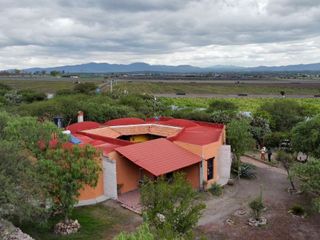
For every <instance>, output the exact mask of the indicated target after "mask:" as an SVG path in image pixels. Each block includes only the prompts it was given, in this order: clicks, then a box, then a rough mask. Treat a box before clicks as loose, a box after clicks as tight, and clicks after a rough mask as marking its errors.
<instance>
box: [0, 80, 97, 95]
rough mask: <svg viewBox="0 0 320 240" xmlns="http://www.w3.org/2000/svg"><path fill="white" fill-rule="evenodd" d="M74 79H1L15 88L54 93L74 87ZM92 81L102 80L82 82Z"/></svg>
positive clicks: (0, 81)
mask: <svg viewBox="0 0 320 240" xmlns="http://www.w3.org/2000/svg"><path fill="white" fill-rule="evenodd" d="M73 81H74V80H70V79H54V78H50V79H47V80H44V79H28V80H26V79H10V80H6V79H0V83H3V84H6V85H8V86H10V87H12V88H13V89H17V90H21V89H32V90H35V91H37V92H44V93H54V92H56V91H58V90H61V89H72V88H73V87H74V83H73ZM87 81H92V82H95V83H97V84H100V83H101V81H99V80H98V79H91V80H90V79H81V82H87Z"/></svg>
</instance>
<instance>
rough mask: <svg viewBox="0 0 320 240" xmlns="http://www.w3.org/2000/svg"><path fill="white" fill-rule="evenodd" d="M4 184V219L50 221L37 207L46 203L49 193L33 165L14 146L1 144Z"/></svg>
mask: <svg viewBox="0 0 320 240" xmlns="http://www.w3.org/2000/svg"><path fill="white" fill-rule="evenodd" d="M0 183H1V184H0V219H1V218H5V219H8V220H11V219H13V218H14V219H18V220H20V221H22V220H34V218H35V219H38V220H39V219H42V217H44V218H45V217H46V211H45V210H44V209H43V208H41V207H40V205H39V204H37V203H39V202H41V200H43V196H44V195H45V193H46V192H45V189H43V188H42V185H41V181H40V179H39V177H38V175H37V174H36V171H35V169H34V165H33V163H32V161H31V160H30V159H28V157H27V156H25V155H24V154H23V152H21V149H19V148H18V147H17V146H16V145H15V143H14V142H8V141H4V140H0ZM34 221H35V220H34Z"/></svg>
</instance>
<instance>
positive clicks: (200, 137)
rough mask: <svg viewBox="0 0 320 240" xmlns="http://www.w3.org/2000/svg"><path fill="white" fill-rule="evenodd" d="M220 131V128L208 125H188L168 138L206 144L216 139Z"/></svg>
mask: <svg viewBox="0 0 320 240" xmlns="http://www.w3.org/2000/svg"><path fill="white" fill-rule="evenodd" d="M221 133H222V130H221V129H220V128H214V127H209V126H196V127H188V128H185V129H184V130H183V131H182V132H181V133H179V134H177V136H175V137H173V138H171V139H170V140H173V141H181V142H186V143H192V144H196V145H206V144H209V143H213V142H216V141H218V140H219V138H220V135H221Z"/></svg>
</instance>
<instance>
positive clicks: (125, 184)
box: [109, 152, 148, 193]
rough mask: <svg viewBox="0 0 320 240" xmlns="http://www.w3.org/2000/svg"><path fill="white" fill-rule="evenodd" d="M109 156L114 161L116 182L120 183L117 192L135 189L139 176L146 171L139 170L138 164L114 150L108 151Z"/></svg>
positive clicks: (145, 173)
mask: <svg viewBox="0 0 320 240" xmlns="http://www.w3.org/2000/svg"><path fill="white" fill-rule="evenodd" d="M109 158H110V159H113V160H115V161H116V171H117V184H121V185H122V187H121V188H120V191H119V193H125V192H129V191H132V190H135V189H137V188H138V186H139V180H140V179H141V177H142V176H144V175H148V173H147V172H146V171H143V170H142V169H141V170H140V167H139V166H137V165H136V164H134V163H132V162H131V161H130V160H128V159H126V158H125V157H123V156H121V155H120V154H118V153H116V152H112V153H110V154H109Z"/></svg>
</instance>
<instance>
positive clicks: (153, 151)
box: [115, 138, 201, 176]
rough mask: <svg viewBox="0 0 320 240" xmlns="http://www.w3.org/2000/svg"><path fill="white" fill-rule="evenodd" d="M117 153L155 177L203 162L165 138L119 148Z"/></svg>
mask: <svg viewBox="0 0 320 240" xmlns="http://www.w3.org/2000/svg"><path fill="white" fill-rule="evenodd" d="M115 151H117V152H118V153H120V154H121V155H123V156H124V157H126V158H127V159H129V160H130V161H132V162H133V163H135V164H136V165H138V166H140V167H142V168H144V169H145V170H147V171H149V172H150V173H152V174H153V175H155V176H160V175H163V174H166V173H169V172H173V171H176V170H179V169H181V168H184V167H188V166H190V165H193V164H195V163H198V162H200V161H201V159H200V157H199V156H197V155H195V154H193V153H191V152H189V151H187V150H185V149H183V148H181V147H179V146H178V145H176V144H174V143H172V142H170V141H169V140H167V139H164V138H159V139H156V140H151V141H148V142H143V143H136V144H133V145H129V146H125V147H118V148H116V149H115Z"/></svg>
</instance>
